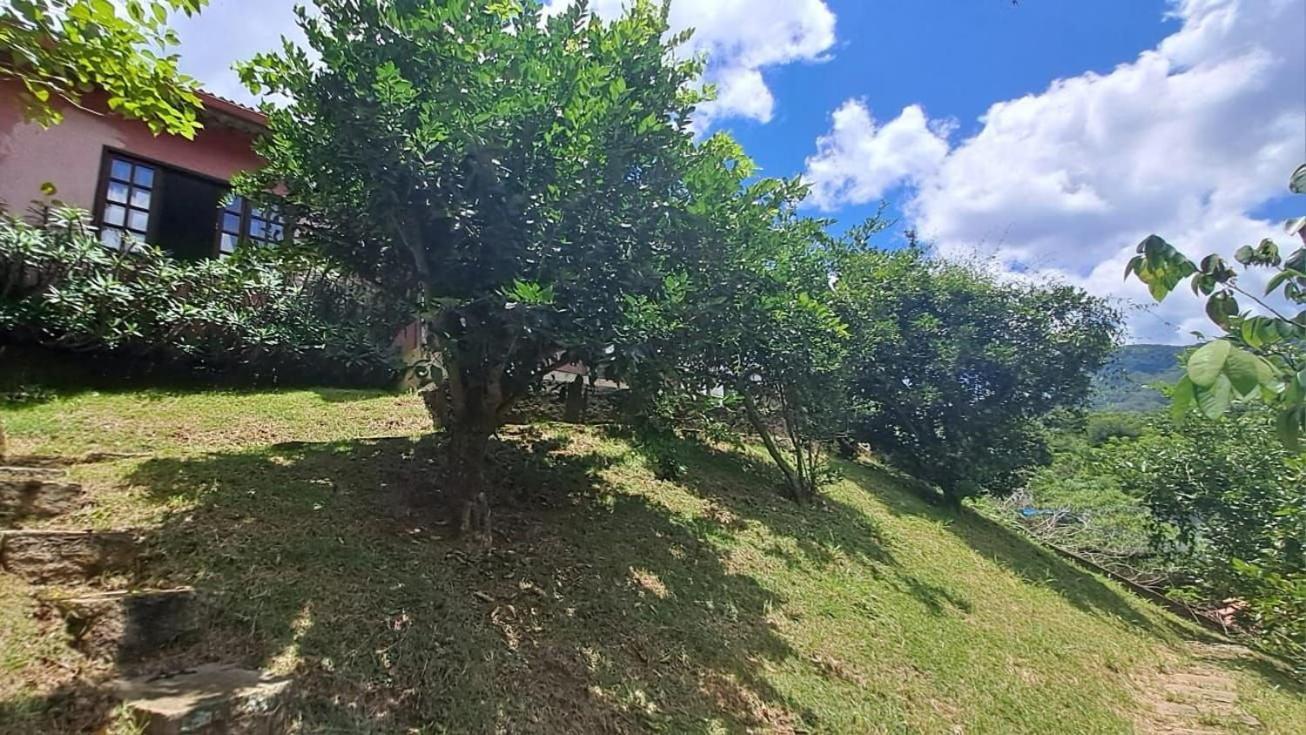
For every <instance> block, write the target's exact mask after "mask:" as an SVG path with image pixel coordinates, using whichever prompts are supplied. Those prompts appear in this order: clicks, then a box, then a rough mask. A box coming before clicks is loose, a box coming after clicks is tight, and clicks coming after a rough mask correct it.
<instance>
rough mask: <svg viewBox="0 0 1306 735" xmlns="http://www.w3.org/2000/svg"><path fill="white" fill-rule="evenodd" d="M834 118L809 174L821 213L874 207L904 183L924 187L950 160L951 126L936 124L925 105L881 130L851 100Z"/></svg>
mask: <svg viewBox="0 0 1306 735" xmlns="http://www.w3.org/2000/svg"><path fill="white" fill-rule="evenodd" d="M832 119H833V124H832V127H831V129H830V132H829V133H828V134H827V135H823V136H821V137H820V138H818V139H817V141H816V155H814V156H811V157H810V158H808V159H807V171H806V173H804V174H803V178H804V180H806V181H807V182H808V184H810V185H811V187H812V193H811V201H812V202H813V203H814V204H816V206H818V207H820V208H821V209H825V210H831V209H835V208H837V207H838V206H840V205H841V204H845V203H858V204H861V203H865V202H869V201H872V200H875V199H879V198H880V197H882V196H883V195H884V193H885V192H886V191H887V190H889V189H891V188H893V187H895V186H897V185H899V184H904V183H916V182H919V181H920V180H921V178H922V177H923V176H925V175H927V174H932V173H933V172H934V171H936V170H938V167H939V165H940V164H941V163H942V162H943V159H944V158H945V157H946V156H947V155H948V132H949V130H948V127H949V126H947V125H940V124H937V123H936V124H931V123H930V122H929V120H928V119H927V118H926V116H925V111H924V110H923V109H921V107H920V106H919V105H912V106H910V107H907V108H904V109H903V111H902V113H901V114H899V115H898V117H896V118H894V119H893V120H890V121H889V122H887V123H885V124H883V125H879V124H877V123H876V121H875V118H873V117H872V116H871V111H870V110H869V109H868V108H867V107H866V104H865V103H864V102H862V101H861V100H848V101H847V102H844V103H843V105H842V106H840V107H839V109H837V110H835V111H834V115H833V116H832Z"/></svg>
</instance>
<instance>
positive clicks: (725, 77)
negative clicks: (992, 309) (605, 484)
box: [178, 0, 1306, 342]
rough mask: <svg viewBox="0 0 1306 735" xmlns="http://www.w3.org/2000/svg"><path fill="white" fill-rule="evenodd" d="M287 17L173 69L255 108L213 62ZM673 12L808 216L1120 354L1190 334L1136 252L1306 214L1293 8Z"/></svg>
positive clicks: (206, 48)
mask: <svg viewBox="0 0 1306 735" xmlns="http://www.w3.org/2000/svg"><path fill="white" fill-rule="evenodd" d="M626 1H627V0H591V3H590V6H591V8H592V10H593V12H594V13H595V14H596V15H598V16H600V17H611V16H613V15H615V14H616V13H619V12H621V8H622V6H623V4H624V3H625V2H626ZM567 2H568V0H547V5H548V8H549V9H550V11H556V10H559V9H560V8H561V7H562V6H565V5H566V4H567ZM293 5H294V0H259V1H258V2H250V1H248V0H212V2H211V4H210V5H209V7H208V8H207V9H206V10H205V11H204V12H203V13H201V14H200V15H199V16H197V17H196V18H192V19H182V20H181V21H179V23H178V30H179V32H180V34H181V38H182V48H181V53H182V65H183V68H184V69H186V70H187V71H189V72H190V73H192V74H193V75H195V76H196V77H198V78H200V79H201V80H203V81H204V83H205V84H206V86H208V87H209V88H210V89H212V90H213V91H216V92H218V93H219V94H224V95H227V96H230V97H234V98H237V99H242V100H245V101H251V99H250V97H249V95H248V94H247V93H245V92H244V91H243V90H241V88H240V86H239V84H238V83H237V82H236V80H235V77H234V75H233V74H232V73H231V72H230V70H229V69H230V65H231V63H232V62H233V61H236V60H238V59H243V58H247V57H248V56H249V55H251V54H252V53H254V52H256V51H259V50H264V49H267V48H270V47H272V46H274V45H276V43H277V41H278V38H279V37H280V36H281V35H282V34H286V35H288V36H290V37H291V38H292V39H293V38H297V33H296V32H295V29H294V27H293V23H292V15H291V8H292V6H293ZM671 23H672V25H673V26H674V27H675V28H676V29H679V28H684V27H694V28H695V29H696V33H695V36H694V38H693V40H692V41H691V42H690V44H689V48H687V49H686V52H694V53H704V54H706V55H707V56H708V58H709V65H708V69H707V78H708V80H709V81H711V82H713V83H714V84H716V85H717V86H718V89H719V92H720V94H719V97H718V99H717V100H716V101H715V102H713V103H710V104H708V105H706V106H704V107H703V108H702V109H700V111H699V115H698V117H697V119H696V124H697V127H698V129H699V132H700V133H708V132H711V131H715V130H728V131H730V132H731V133H733V134H734V135H735V136H736V137H737V138H739V139H740V141H741V142H742V143H743V144H744V146H745V148H746V149H747V150H748V152H749V154H750V155H751V156H752V157H753V158H754V159H756V160H757V161H758V162H759V163H760V164H761V165H762V168H763V173H764V174H766V175H771V176H786V177H787V176H795V175H801V176H803V177H804V179H805V180H806V181H807V182H808V183H809V184H811V186H812V195H811V197H810V198H809V200H808V202H807V203H806V207H807V209H808V211H809V212H810V213H811V214H813V215H820V216H826V217H831V218H834V219H835V220H836V221H837V222H838V225H837V226H838V227H846V226H848V225H850V224H854V223H856V222H858V221H860V220H861V219H863V218H864V217H866V216H867V215H869V214H871V213H873V212H875V211H876V209H877V207H878V206H879V204H880V202H881V201H884V202H887V203H888V205H889V206H890V210H891V212H892V214H893V216H895V217H896V218H897V219H898V220H899V223H900V224H899V228H898V229H899V231H901V229H903V228H906V227H912V228H915V229H917V230H918V231H919V232H920V233H921V235H922V237H923V238H924V239H925V240H926V241H928V242H929V243H931V244H932V245H933V247H934V248H935V252H936V253H937V254H938V255H939V257H945V258H968V259H974V258H977V257H978V258H982V259H984V260H986V261H988V262H989V263H991V265H992V267H993V268H995V269H997V270H1000V271H1004V272H1006V273H1008V274H1010V276H1011V277H1013V278H1024V279H1033V280H1038V281H1051V280H1057V281H1064V282H1070V283H1073V284H1075V285H1078V286H1081V287H1083V288H1085V289H1088V290H1089V291H1091V292H1093V293H1096V294H1099V295H1102V296H1105V297H1109V298H1113V299H1117V300H1119V301H1120V302H1121V303H1122V304H1124V305H1131V304H1137V305H1139V306H1142V307H1145V308H1141V309H1137V310H1133V311H1131V312H1130V314H1131V316H1130V324H1129V326H1130V329H1131V336H1132V338H1133V339H1135V340H1137V341H1165V342H1183V341H1185V340H1188V339H1190V337H1188V334H1189V332H1191V331H1193V330H1196V329H1202V328H1205V327H1206V320H1205V318H1204V316H1203V314H1202V311H1201V304H1200V303H1199V302H1198V301H1197V300H1196V299H1193V298H1187V297H1185V296H1183V295H1176V296H1173V297H1171V299H1170V300H1168V301H1167V302H1165V303H1164V304H1161V305H1151V303H1150V299H1149V298H1148V297H1147V295H1146V293H1145V291H1144V290H1143V289H1142V288H1141V287H1140V285H1139V284H1138V283H1136V282H1125V281H1123V279H1122V278H1121V273H1122V272H1123V268H1124V264H1125V262H1126V261H1127V260H1128V258H1129V257H1130V256H1131V255H1132V250H1133V247H1134V246H1135V245H1136V244H1137V243H1138V242H1139V240H1141V239H1142V238H1143V237H1145V236H1146V235H1148V234H1151V233H1154V232H1155V233H1159V234H1162V235H1163V236H1165V237H1166V238H1167V239H1168V240H1170V241H1171V242H1172V243H1174V244H1175V245H1176V246H1178V247H1180V248H1181V249H1182V250H1184V251H1185V252H1187V253H1189V254H1190V255H1192V256H1200V255H1203V254H1205V253H1207V252H1210V251H1216V250H1218V251H1223V252H1225V253H1230V252H1232V250H1234V249H1235V248H1237V247H1238V246H1239V245H1242V244H1246V243H1255V242H1258V241H1259V240H1260V239H1261V238H1262V237H1267V236H1269V237H1276V236H1278V233H1279V232H1280V222H1281V221H1282V220H1283V219H1285V218H1287V217H1289V216H1293V215H1299V214H1304V213H1306V206H1304V205H1306V200H1302V199H1301V198H1297V200H1298V201H1293V200H1291V199H1289V198H1288V197H1287V196H1286V182H1287V179H1288V176H1289V174H1290V172H1291V171H1292V170H1293V169H1294V168H1295V167H1296V166H1297V165H1298V164H1300V163H1302V162H1303V161H1306V43H1304V42H1303V39H1306V0H1091V2H1090V1H1080V2H1072V1H1070V0H1020V2H1019V3H1018V4H1013V3H1011V2H1010V0H674V1H673V3H672V8H671ZM1298 202H1302V203H1298ZM894 244H895V243H894V238H893V237H892V236H890V237H887V238H886V240H885V241H884V242H883V243H882V245H885V246H893V245H894ZM1282 244H1284V245H1287V244H1288V243H1286V242H1284V243H1282ZM1257 278H1258V276H1249V280H1251V281H1252V282H1253V284H1252V286H1253V287H1255V281H1256V279H1257Z"/></svg>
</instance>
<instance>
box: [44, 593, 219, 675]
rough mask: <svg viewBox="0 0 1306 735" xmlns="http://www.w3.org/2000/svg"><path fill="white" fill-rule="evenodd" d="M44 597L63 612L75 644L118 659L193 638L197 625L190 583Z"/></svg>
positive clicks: (96, 654)
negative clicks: (176, 586)
mask: <svg viewBox="0 0 1306 735" xmlns="http://www.w3.org/2000/svg"><path fill="white" fill-rule="evenodd" d="M44 602H46V604H48V605H50V606H51V607H53V608H55V609H56V610H58V611H59V614H60V615H62V616H63V619H64V623H65V624H66V625H67V628H68V634H69V636H70V637H71V638H72V643H73V647H74V648H76V649H77V650H79V651H81V652H82V653H84V654H86V655H87V656H91V657H93V658H102V659H109V660H113V661H117V662H119V663H125V662H129V661H134V660H137V659H140V658H142V657H144V656H148V655H149V654H151V653H154V652H155V651H157V650H159V649H160V648H163V647H164V646H167V645H170V644H173V643H178V642H180V641H183V640H186V639H189V638H192V637H193V636H194V635H195V634H196V633H197V632H198V630H199V620H200V616H199V609H198V608H199V602H198V600H197V597H196V594H195V590H194V589H192V588H190V587H178V588H176V589H168V590H138V591H129V592H100V593H96V594H89V595H80V596H74V597H58V598H46V599H45V600H44Z"/></svg>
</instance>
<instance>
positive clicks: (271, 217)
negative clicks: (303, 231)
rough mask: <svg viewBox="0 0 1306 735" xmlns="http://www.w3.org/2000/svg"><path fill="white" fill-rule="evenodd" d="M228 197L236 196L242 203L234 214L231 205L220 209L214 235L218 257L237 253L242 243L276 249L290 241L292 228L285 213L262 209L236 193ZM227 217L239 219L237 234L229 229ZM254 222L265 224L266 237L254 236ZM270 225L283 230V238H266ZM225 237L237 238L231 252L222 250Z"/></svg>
mask: <svg viewBox="0 0 1306 735" xmlns="http://www.w3.org/2000/svg"><path fill="white" fill-rule="evenodd" d="M228 196H229V197H232V196H234V197H235V198H236V199H238V200H239V201H240V211H239V212H233V211H232V210H230V209H228V207H229V206H230V205H229V204H224V205H222V207H221V208H219V209H218V217H217V221H216V223H215V225H214V229H215V230H216V233H215V235H214V247H215V248H216V249H217V257H219V258H221V257H224V256H227V255H230V254H231V253H232V252H235V248H237V247H239V246H240V243H242V242H250V243H253V244H255V245H257V246H259V247H276V246H278V245H282V244H284V243H285V242H286V241H287V240H288V239H289V233H290V227H289V225H288V223H287V221H286V215H285V214H284V213H278V212H273V211H270V208H268V207H260V206H258V205H257V204H255V203H254V202H252V201H250V199H249V197H244V196H241V195H239V194H234V193H233V194H229V195H228ZM224 201H225V200H224ZM255 211H257V212H258V214H255ZM227 215H233V216H235V217H237V218H238V222H237V225H236V229H237V230H238V231H237V232H232V231H231V230H229V229H227V226H226V219H227ZM254 220H258V221H260V222H262V223H263V226H264V233H265V234H264V236H262V237H260V236H257V235H255V234H254V230H253V227H252V224H251V223H252V222H253V221H254ZM269 225H276V226H279V227H280V228H281V237H280V238H279V239H272V238H270V237H267V236H266V232H267V227H268V226H269ZM224 235H234V236H235V238H236V242H235V244H234V245H232V250H230V251H227V250H223V249H222V237H223V236H224Z"/></svg>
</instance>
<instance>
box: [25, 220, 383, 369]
mask: <svg viewBox="0 0 1306 735" xmlns="http://www.w3.org/2000/svg"><path fill="white" fill-rule="evenodd" d="M403 321H404V312H403V309H402V308H400V306H399V305H398V304H394V303H390V302H389V301H388V300H386V299H384V298H383V297H382V295H381V294H379V293H378V292H377V291H376V290H375V289H373V288H370V287H368V286H367V285H366V284H364V283H362V282H360V281H358V280H356V279H351V278H348V277H345V276H344V275H342V274H341V273H340V272H339V271H338V270H336V269H335V268H333V267H332V266H331V265H330V264H328V263H325V262H323V261H322V260H321V259H320V258H318V257H316V256H314V255H312V254H310V253H307V252H305V251H303V250H299V249H293V248H286V249H255V248H242V249H240V250H239V251H238V252H237V253H236V254H235V255H233V256H231V257H228V258H224V259H215V260H204V261H193V262H192V261H179V260H176V259H174V258H172V257H170V256H169V255H167V254H166V253H165V252H163V251H162V250H159V249H158V248H154V247H149V246H138V247H135V248H133V249H131V250H130V251H126V252H123V251H117V250H110V249H107V248H105V247H103V246H102V245H100V243H99V242H98V241H97V240H96V238H95V232H94V230H93V229H92V228H91V227H89V226H88V224H87V216H86V213H85V212H82V211H80V210H75V209H57V210H53V211H51V212H50V213H49V214H48V216H47V221H46V222H45V223H44V224H43V225H41V226H34V225H31V224H28V223H25V222H23V221H21V220H18V219H16V218H13V217H8V216H0V336H3V337H4V338H5V339H6V340H7V341H9V342H13V343H26V344H36V345H41V346H43V347H48V348H53V349H56V350H61V351H68V352H73V353H80V354H88V355H95V356H96V357H97V359H99V358H108V359H110V360H112V359H113V358H122V359H126V360H130V361H131V362H132V363H134V364H137V365H141V364H144V365H145V366H147V367H149V368H151V369H157V370H162V371H167V370H169V369H172V370H178V371H184V372H186V373H190V374H195V373H197V372H198V373H200V374H210V375H215V376H216V375H221V376H222V377H224V378H227V379H236V380H242V381H251V382H314V383H324V384H380V383H383V382H385V381H387V380H389V379H390V378H391V376H392V375H393V370H394V356H393V354H392V353H393V349H392V347H391V346H390V343H391V338H392V336H393V335H394V334H395V332H396V331H397V328H398V327H399V326H401V325H402V323H403Z"/></svg>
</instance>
